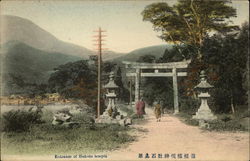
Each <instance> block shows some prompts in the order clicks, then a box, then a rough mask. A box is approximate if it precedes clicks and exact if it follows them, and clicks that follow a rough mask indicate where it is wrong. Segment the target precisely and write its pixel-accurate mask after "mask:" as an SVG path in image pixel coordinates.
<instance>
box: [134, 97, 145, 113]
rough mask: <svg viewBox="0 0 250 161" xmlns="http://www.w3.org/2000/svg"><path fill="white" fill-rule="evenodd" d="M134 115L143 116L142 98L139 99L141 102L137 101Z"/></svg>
mask: <svg viewBox="0 0 250 161" xmlns="http://www.w3.org/2000/svg"><path fill="white" fill-rule="evenodd" d="M136 113H137V115H138V117H142V115H145V114H146V112H145V102H144V101H143V98H141V100H139V101H138V102H137V103H136Z"/></svg>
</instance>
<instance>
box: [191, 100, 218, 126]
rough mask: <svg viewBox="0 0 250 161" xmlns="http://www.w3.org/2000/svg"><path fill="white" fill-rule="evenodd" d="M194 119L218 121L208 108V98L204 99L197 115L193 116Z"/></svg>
mask: <svg viewBox="0 0 250 161" xmlns="http://www.w3.org/2000/svg"><path fill="white" fill-rule="evenodd" d="M193 119H197V120H205V121H210V120H215V119H217V117H216V116H215V115H214V114H213V113H212V111H211V110H210V108H209V107H208V104H207V99H206V98H202V100H201V106H200V108H199V109H198V111H197V112H196V114H195V115H194V116H193Z"/></svg>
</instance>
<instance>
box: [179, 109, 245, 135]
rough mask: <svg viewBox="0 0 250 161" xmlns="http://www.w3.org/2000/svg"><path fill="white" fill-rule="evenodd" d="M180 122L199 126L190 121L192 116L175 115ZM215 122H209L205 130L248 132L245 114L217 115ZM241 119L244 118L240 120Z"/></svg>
mask: <svg viewBox="0 0 250 161" xmlns="http://www.w3.org/2000/svg"><path fill="white" fill-rule="evenodd" d="M177 116H178V117H179V118H180V120H181V121H183V122H184V123H186V124H188V125H192V126H199V122H198V121H197V120H195V119H192V115H190V114H187V113H179V114H178V115H177ZM216 116H217V118H218V119H217V120H213V121H209V122H208V123H209V128H207V129H206V130H210V131H231V132H234V131H248V130H249V123H248V122H249V116H247V114H246V112H243V113H240V114H239V113H237V114H235V115H232V114H217V115H216ZM242 117H245V118H244V119H242ZM247 117H248V118H247Z"/></svg>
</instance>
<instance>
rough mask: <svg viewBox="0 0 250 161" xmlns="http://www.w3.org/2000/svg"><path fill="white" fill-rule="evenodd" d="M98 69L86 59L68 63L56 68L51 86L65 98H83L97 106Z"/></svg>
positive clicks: (91, 104) (51, 77)
mask: <svg viewBox="0 0 250 161" xmlns="http://www.w3.org/2000/svg"><path fill="white" fill-rule="evenodd" d="M96 84H97V79H96V70H95V69H94V70H93V69H91V68H90V67H89V66H88V62H87V61H86V60H81V61H77V62H74V63H67V64H64V65H61V66H59V67H57V68H55V72H54V73H52V74H51V76H50V78H49V88H50V90H51V91H52V92H58V93H60V94H61V95H62V96H64V97H65V98H80V99H83V100H84V101H85V102H86V103H87V104H88V105H89V106H92V107H96V102H97V101H96V95H97V93H96V91H97V89H96V87H97V85H96Z"/></svg>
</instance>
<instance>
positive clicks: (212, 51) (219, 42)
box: [202, 23, 249, 113]
mask: <svg viewBox="0 0 250 161" xmlns="http://www.w3.org/2000/svg"><path fill="white" fill-rule="evenodd" d="M248 29H249V24H247V23H245V24H243V26H242V28H241V30H240V32H239V33H235V34H229V35H226V36H224V35H221V34H216V35H214V36H212V37H211V38H209V39H205V41H204V44H205V45H204V47H203V49H202V52H203V53H204V60H205V64H206V66H207V67H208V68H207V73H208V76H209V77H208V78H209V79H210V80H209V81H210V82H211V83H212V84H213V85H214V87H215V88H214V90H213V91H214V92H213V94H212V97H213V100H214V101H215V106H217V107H216V111H218V112H228V111H230V110H231V111H232V112H233V113H234V111H235V110H237V108H236V107H237V105H244V104H246V103H247V91H246V89H247V88H246V86H245V85H246V84H245V82H247V78H246V77H247V76H246V73H247V56H248V39H249V36H248Z"/></svg>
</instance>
